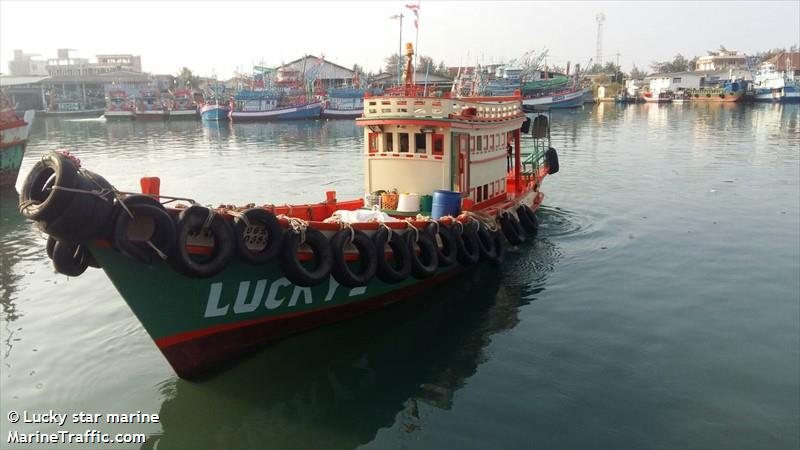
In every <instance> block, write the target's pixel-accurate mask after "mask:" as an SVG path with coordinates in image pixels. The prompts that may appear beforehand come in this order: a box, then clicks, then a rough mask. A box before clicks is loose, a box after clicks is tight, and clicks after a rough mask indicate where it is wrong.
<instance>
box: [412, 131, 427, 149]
mask: <svg viewBox="0 0 800 450" xmlns="http://www.w3.org/2000/svg"><path fill="white" fill-rule="evenodd" d="M427 152H428V145H427V142H426V139H425V134H423V133H414V153H427Z"/></svg>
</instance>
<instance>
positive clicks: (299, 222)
mask: <svg viewBox="0 0 800 450" xmlns="http://www.w3.org/2000/svg"><path fill="white" fill-rule="evenodd" d="M278 219H284V220H287V221H289V227H290V228H291V229H292V231H293V232H294V233H295V234H299V235H300V245H303V244H305V242H306V229H307V228H308V222H306V221H305V220H303V219H298V218H296V217H289V216H287V215H286V214H281V215H279V216H278Z"/></svg>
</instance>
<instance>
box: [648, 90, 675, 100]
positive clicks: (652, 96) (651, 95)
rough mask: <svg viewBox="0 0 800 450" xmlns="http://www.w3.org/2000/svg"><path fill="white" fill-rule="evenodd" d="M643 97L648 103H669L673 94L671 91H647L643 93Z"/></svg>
mask: <svg viewBox="0 0 800 450" xmlns="http://www.w3.org/2000/svg"><path fill="white" fill-rule="evenodd" d="M642 98H643V99H644V101H645V102H647V103H669V102H671V101H672V96H671V95H670V94H669V92H664V91H661V92H658V93H655V92H651V91H646V92H644V93H642Z"/></svg>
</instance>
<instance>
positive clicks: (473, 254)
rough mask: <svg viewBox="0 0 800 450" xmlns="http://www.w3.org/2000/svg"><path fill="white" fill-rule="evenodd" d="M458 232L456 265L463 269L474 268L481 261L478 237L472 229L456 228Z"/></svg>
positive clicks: (462, 226) (467, 227) (466, 227)
mask: <svg viewBox="0 0 800 450" xmlns="http://www.w3.org/2000/svg"><path fill="white" fill-rule="evenodd" d="M458 227H459V228H460V230H459V231H458V232H457V233H456V236H457V240H456V243H457V245H458V257H457V258H458V263H459V264H461V265H462V266H464V267H470V266H474V265H475V264H477V263H478V261H480V259H481V249H480V243H479V242H478V235H477V233H476V231H475V229H474V228H473V227H469V226H464V225H461V226H458Z"/></svg>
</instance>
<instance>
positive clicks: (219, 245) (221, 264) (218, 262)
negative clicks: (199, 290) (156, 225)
mask: <svg viewBox="0 0 800 450" xmlns="http://www.w3.org/2000/svg"><path fill="white" fill-rule="evenodd" d="M206 231H207V232H208V233H209V235H210V237H211V239H212V242H213V244H212V246H211V253H210V254H209V255H193V254H192V253H190V251H189V249H188V248H186V247H187V245H191V243H190V242H189V239H190V236H191V235H193V234H196V233H203V232H206ZM175 234H176V240H175V250H174V251H173V252H172V254H171V255H170V258H169V262H170V265H171V266H172V267H173V268H174V269H175V270H177V271H178V272H180V273H182V274H184V275H186V276H189V277H193V278H208V277H212V276H214V275H216V274H218V273H220V272H222V271H223V270H224V269H225V267H226V266H227V265H228V262H230V260H231V257H232V256H233V252H234V246H235V244H234V242H233V241H234V235H233V227H232V226H231V225H230V224H229V223H227V221H226V220H225V219H224V218H223V217H222V216H221V215H219V214H217V213H216V212H215V211H214V210H212V209H209V208H205V207H203V206H198V205H195V206H191V207H189V208H186V209H185V210H183V211H181V213H180V215H179V216H178V223H177V225H176V226H175Z"/></svg>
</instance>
